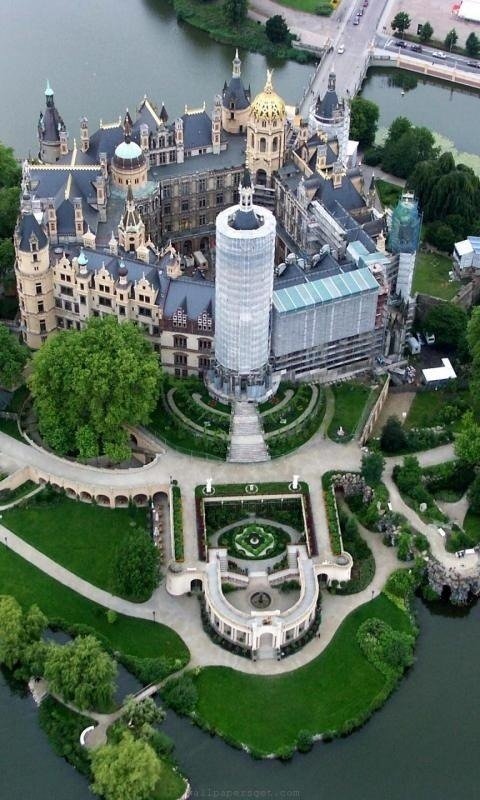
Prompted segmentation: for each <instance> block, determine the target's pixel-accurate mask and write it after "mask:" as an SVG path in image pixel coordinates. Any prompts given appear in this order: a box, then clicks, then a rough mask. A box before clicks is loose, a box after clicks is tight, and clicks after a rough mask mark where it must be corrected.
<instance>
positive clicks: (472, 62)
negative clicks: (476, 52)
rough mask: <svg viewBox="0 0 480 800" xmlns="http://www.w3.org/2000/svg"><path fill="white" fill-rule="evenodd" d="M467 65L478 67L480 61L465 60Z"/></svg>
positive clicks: (479, 66) (479, 67)
mask: <svg viewBox="0 0 480 800" xmlns="http://www.w3.org/2000/svg"><path fill="white" fill-rule="evenodd" d="M467 64H468V66H469V67H475V69H480V61H467Z"/></svg>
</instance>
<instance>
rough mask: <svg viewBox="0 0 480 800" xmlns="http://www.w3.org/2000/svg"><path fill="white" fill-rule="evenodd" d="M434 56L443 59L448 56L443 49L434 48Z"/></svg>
mask: <svg viewBox="0 0 480 800" xmlns="http://www.w3.org/2000/svg"><path fill="white" fill-rule="evenodd" d="M432 56H433V57H434V58H443V59H445V58H446V57H447V56H446V55H445V53H442V51H441V50H434V51H433V53H432Z"/></svg>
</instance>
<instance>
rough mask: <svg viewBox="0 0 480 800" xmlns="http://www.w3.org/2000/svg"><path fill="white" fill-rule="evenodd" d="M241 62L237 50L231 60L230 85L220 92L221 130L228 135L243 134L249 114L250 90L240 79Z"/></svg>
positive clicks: (225, 85)
mask: <svg viewBox="0 0 480 800" xmlns="http://www.w3.org/2000/svg"><path fill="white" fill-rule="evenodd" d="M241 67H242V62H241V61H240V59H239V57H238V50H236V52H235V58H234V59H233V71H232V77H231V79H230V83H229V84H228V85H227V82H225V84H224V87H223V92H222V128H223V130H225V131H227V132H228V133H245V131H246V129H247V122H248V116H249V113H250V88H248V89H245V86H244V85H243V81H242V78H241Z"/></svg>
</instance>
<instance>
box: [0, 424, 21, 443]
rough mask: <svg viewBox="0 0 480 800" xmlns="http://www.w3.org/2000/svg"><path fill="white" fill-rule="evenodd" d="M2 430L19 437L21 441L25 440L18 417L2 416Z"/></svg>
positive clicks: (0, 426)
mask: <svg viewBox="0 0 480 800" xmlns="http://www.w3.org/2000/svg"><path fill="white" fill-rule="evenodd" d="M0 431H1V432H2V433H6V434H7V435H8V436H12V437H13V438H14V439H18V440H19V441H20V442H25V439H24V438H23V436H22V434H21V433H20V431H19V430H18V425H17V420H16V419H3V418H0Z"/></svg>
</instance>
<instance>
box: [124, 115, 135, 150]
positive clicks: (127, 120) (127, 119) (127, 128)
mask: <svg viewBox="0 0 480 800" xmlns="http://www.w3.org/2000/svg"><path fill="white" fill-rule="evenodd" d="M132 128H133V120H132V118H131V116H130V113H129V110H128V108H127V110H126V111H125V116H124V118H123V131H124V133H125V141H126V142H129V141H130V136H131V134H132Z"/></svg>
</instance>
